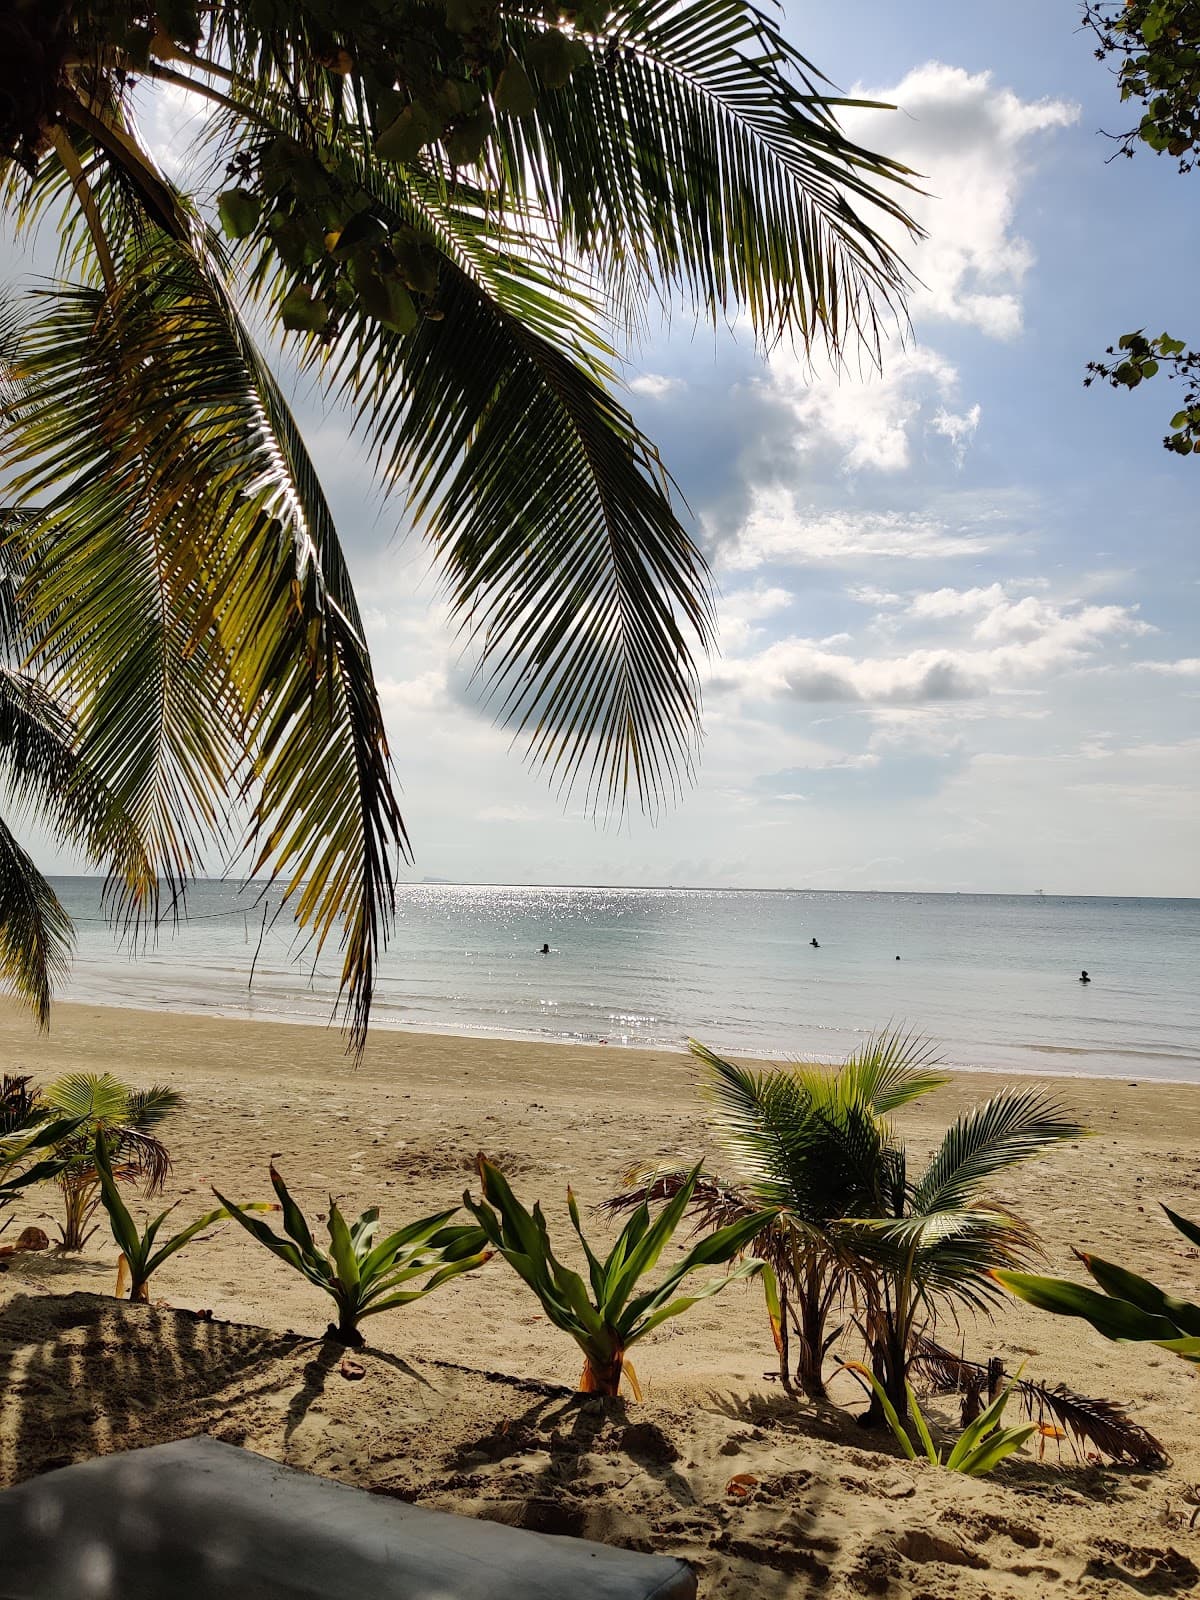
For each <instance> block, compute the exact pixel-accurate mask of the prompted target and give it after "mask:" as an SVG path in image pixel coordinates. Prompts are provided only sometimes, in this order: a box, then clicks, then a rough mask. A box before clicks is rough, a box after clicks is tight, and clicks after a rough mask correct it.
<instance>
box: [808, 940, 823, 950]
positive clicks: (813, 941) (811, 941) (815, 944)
mask: <svg viewBox="0 0 1200 1600" xmlns="http://www.w3.org/2000/svg"><path fill="white" fill-rule="evenodd" d="M808 942H809V944H811V945H812V947H813V949H814V950H819V949H820V948H821V946H820V945H819V944H818V943H817V941H816V940H815V939H810V940H809V941H808Z"/></svg>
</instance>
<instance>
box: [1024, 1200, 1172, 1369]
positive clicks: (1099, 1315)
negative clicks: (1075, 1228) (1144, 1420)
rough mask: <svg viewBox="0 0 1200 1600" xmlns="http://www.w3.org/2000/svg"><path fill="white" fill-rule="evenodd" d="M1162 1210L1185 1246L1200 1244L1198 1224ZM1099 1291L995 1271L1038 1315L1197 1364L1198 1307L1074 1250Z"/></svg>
mask: <svg viewBox="0 0 1200 1600" xmlns="http://www.w3.org/2000/svg"><path fill="white" fill-rule="evenodd" d="M1163 1210H1164V1211H1165V1212H1166V1214H1167V1216H1168V1217H1169V1218H1170V1221H1171V1223H1172V1225H1173V1226H1174V1227H1175V1228H1177V1229H1178V1231H1179V1232H1180V1233H1181V1234H1182V1235H1183V1237H1184V1238H1185V1239H1186V1240H1187V1241H1188V1242H1189V1244H1193V1245H1200V1225H1198V1224H1196V1223H1194V1222H1189V1221H1188V1220H1187V1218H1186V1217H1181V1216H1178V1215H1177V1214H1176V1213H1175V1212H1174V1211H1172V1210H1171V1209H1170V1208H1169V1207H1168V1206H1164V1207H1163ZM1075 1253H1076V1255H1078V1257H1079V1259H1080V1261H1082V1262H1083V1264H1084V1266H1085V1267H1086V1268H1087V1270H1088V1272H1089V1273H1090V1274H1091V1275H1092V1277H1093V1278H1094V1279H1095V1281H1096V1282H1097V1283H1098V1284H1099V1286H1100V1289H1101V1291H1102V1292H1101V1293H1099V1294H1098V1293H1097V1292H1096V1291H1095V1290H1094V1289H1089V1288H1087V1287H1086V1286H1084V1285H1083V1284H1078V1283H1072V1282H1071V1281H1070V1279H1068V1278H1049V1277H1040V1276H1037V1275H1035V1274H1032V1273H1026V1272H997V1273H996V1278H997V1281H998V1282H1000V1283H1001V1284H1003V1285H1004V1287H1005V1288H1006V1289H1010V1290H1011V1291H1012V1293H1013V1294H1015V1295H1016V1296H1017V1297H1018V1298H1019V1299H1021V1300H1026V1301H1028V1303H1029V1304H1030V1305H1032V1306H1037V1307H1038V1308H1039V1309H1040V1310H1042V1311H1053V1312H1055V1313H1057V1315H1059V1316H1063V1317H1080V1318H1082V1319H1083V1321H1085V1322H1089V1323H1091V1325H1092V1327H1093V1328H1095V1329H1096V1331H1097V1333H1102V1334H1103V1335H1104V1337H1105V1338H1106V1339H1113V1340H1116V1341H1119V1342H1123V1343H1124V1342H1129V1343H1135V1344H1144V1343H1150V1344H1156V1345H1158V1346H1159V1347H1160V1348H1161V1349H1163V1350H1169V1351H1170V1352H1171V1354H1172V1355H1176V1356H1180V1357H1181V1358H1182V1359H1183V1360H1184V1361H1191V1362H1193V1363H1197V1364H1200V1305H1195V1304H1193V1303H1192V1302H1191V1301H1190V1300H1181V1299H1179V1298H1178V1297H1177V1296H1175V1295H1171V1294H1167V1293H1166V1292H1165V1291H1164V1290H1162V1289H1160V1288H1159V1287H1158V1285H1157V1284H1154V1283H1151V1281H1150V1280H1149V1279H1148V1278H1143V1277H1140V1276H1139V1275H1138V1274H1137V1273H1136V1272H1130V1271H1128V1270H1127V1269H1126V1268H1125V1267H1118V1266H1115V1265H1114V1264H1113V1262H1111V1261H1105V1260H1104V1259H1103V1257H1101V1256H1095V1255H1090V1254H1086V1253H1085V1252H1083V1251H1076V1252H1075Z"/></svg>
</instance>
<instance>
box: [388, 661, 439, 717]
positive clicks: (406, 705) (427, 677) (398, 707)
mask: <svg viewBox="0 0 1200 1600" xmlns="http://www.w3.org/2000/svg"><path fill="white" fill-rule="evenodd" d="M448 700H449V695H448V684H447V678H446V672H445V669H444V668H440V667H434V668H431V669H430V670H429V671H428V672H420V673H418V674H417V675H416V676H415V677H412V678H400V679H396V678H381V679H380V680H379V701H380V704H381V705H382V707H383V713H384V716H385V718H386V717H389V716H390V715H392V714H400V715H403V714H404V713H407V712H414V711H438V710H442V709H444V708H445V706H446V705H447V704H448Z"/></svg>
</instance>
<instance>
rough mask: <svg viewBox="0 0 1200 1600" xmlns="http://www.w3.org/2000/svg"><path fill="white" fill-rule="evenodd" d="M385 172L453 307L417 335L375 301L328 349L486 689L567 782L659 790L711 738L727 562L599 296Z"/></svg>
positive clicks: (388, 214) (390, 216) (391, 204)
mask: <svg viewBox="0 0 1200 1600" xmlns="http://www.w3.org/2000/svg"><path fill="white" fill-rule="evenodd" d="M363 176H364V182H365V183H371V184H373V185H374V190H373V192H374V193H375V195H376V199H377V208H378V209H380V210H381V211H382V214H383V216H384V218H385V220H394V221H395V222H408V221H410V220H415V221H417V222H419V223H420V224H421V225H422V227H423V231H424V236H425V238H426V240H427V242H428V245H429V248H430V250H431V251H432V252H433V253H434V255H435V256H437V257H438V259H439V265H438V290H437V297H436V311H437V315H436V317H428V316H427V317H423V318H421V319H420V320H419V321H418V322H417V324H416V326H415V327H414V328H413V329H412V331H411V332H409V333H406V334H401V333H397V332H394V331H390V330H388V329H387V328H385V327H383V326H382V325H381V324H380V323H378V322H377V321H375V320H374V319H373V318H372V317H370V316H368V315H367V314H366V313H364V312H361V311H360V312H359V313H358V314H357V315H356V316H354V317H352V318H351V319H350V320H348V322H347V323H346V325H345V326H344V328H343V330H342V331H341V333H340V335H339V336H338V337H337V338H336V339H334V341H333V342H332V343H331V344H330V345H329V347H328V350H327V352H326V353H325V356H324V358H325V359H326V360H328V361H329V362H330V363H332V366H333V370H334V372H335V373H336V381H337V383H338V384H339V386H340V389H341V392H342V393H343V394H344V396H345V398H346V399H347V400H348V401H349V402H351V403H352V404H353V405H354V406H355V409H356V411H357V413H358V414H359V417H360V421H361V424H362V425H363V426H364V427H365V428H366V429H367V430H368V431H369V432H370V434H371V436H372V438H373V439H374V440H375V442H376V446H377V449H378V451H379V453H380V458H381V461H382V464H383V466H384V470H385V472H386V474H387V476H388V479H389V481H391V482H393V483H395V484H397V485H398V486H401V487H402V488H403V489H404V491H405V493H406V495H407V497H408V503H409V510H410V514H411V515H412V517H413V519H414V521H415V522H416V524H417V525H418V526H420V527H421V529H422V531H423V532H424V533H425V535H426V536H427V537H428V538H429V539H430V541H431V542H432V544H433V545H434V548H435V550H436V553H437V558H438V563H439V566H440V568H441V571H442V573H443V575H444V578H445V582H446V590H447V594H448V597H449V600H450V603H451V605H452V607H453V610H454V613H455V615H456V616H457V617H458V618H459V619H460V622H461V625H462V628H463V632H464V635H465V636H466V637H467V638H469V640H470V641H471V642H472V643H473V645H474V646H475V648H476V649H477V660H476V663H475V668H474V671H475V676H476V680H477V682H478V683H479V686H480V689H481V692H482V695H483V698H484V702H485V704H487V705H488V706H490V707H491V708H493V709H494V711H495V713H496V715H497V717H498V720H500V721H501V722H502V723H504V724H505V725H507V726H510V727H512V728H513V729H514V732H515V734H516V736H517V737H518V738H519V739H521V740H522V741H523V742H524V743H525V744H526V747H527V751H528V759H529V760H530V763H531V765H532V766H533V768H534V770H536V771H542V772H545V773H546V774H547V775H548V776H551V777H552V778H554V779H556V780H557V781H558V783H559V784H560V786H561V787H562V789H563V790H564V791H565V790H568V789H570V788H571V787H572V786H576V785H577V786H579V787H580V788H581V789H582V791H583V793H584V795H585V798H586V801H587V803H588V804H589V805H590V806H592V807H595V808H597V809H600V810H612V809H614V808H618V807H620V806H621V805H623V804H624V802H625V800H626V798H627V797H628V798H631V799H632V800H634V801H635V802H637V803H640V804H641V805H643V806H644V807H647V808H649V809H653V808H654V807H655V806H656V805H657V804H659V803H660V802H661V801H662V800H663V799H664V797H666V796H667V795H669V794H670V793H672V792H673V790H674V788H675V786H676V783H677V781H678V779H679V777H680V775H684V776H686V774H687V773H688V772H689V771H690V769H691V765H692V762H693V760H694V757H695V753H696V749H697V743H698V736H699V735H698V728H699V714H700V686H699V679H698V675H697V672H696V668H695V665H694V661H693V656H694V655H695V654H697V653H703V652H704V651H706V650H707V649H708V648H709V646H710V644H711V641H712V638H713V610H712V602H711V597H710V590H709V576H708V570H707V566H706V563H705V560H704V557H703V555H702V554H701V552H700V550H699V549H698V547H697V546H696V545H695V544H694V542H693V541H692V539H691V537H690V535H689V534H688V532H687V531H686V529H685V528H684V526H683V524H682V523H681V521H680V519H679V516H678V515H677V513H676V510H675V508H674V507H673V505H672V501H671V497H670V494H669V492H668V485H667V480H666V477H665V474H664V472H663V469H662V467H661V463H660V462H659V459H658V456H657V453H656V451H655V450H654V448H653V446H652V445H651V444H650V443H649V441H648V440H647V439H646V438H645V437H644V435H643V434H642V433H641V432H640V431H639V429H638V428H637V426H636V425H635V423H634V421H633V419H632V417H631V416H630V414H629V412H628V411H627V410H626V409H625V408H624V407H623V406H622V405H621V404H620V403H619V402H618V401H617V400H615V399H614V398H613V396H612V395H611V394H610V393H609V392H608V390H607V389H606V388H605V387H604V379H605V377H606V375H607V374H606V368H605V365H604V360H603V354H602V350H603V347H602V345H598V344H597V342H596V340H595V338H594V336H593V337H589V336H588V324H589V321H590V312H589V310H588V307H587V302H586V298H585V297H584V295H583V293H582V291H579V290H578V289H577V288H576V287H575V286H573V285H571V284H570V283H569V282H564V279H563V276H562V275H561V274H559V275H558V276H557V277H554V276H551V275H549V274H548V273H547V271H546V269H545V267H544V266H542V265H540V264H539V263H538V261H537V260H536V259H535V258H534V257H533V256H532V255H531V253H530V251H529V250H528V249H527V248H523V247H521V244H520V240H519V238H518V236H517V235H516V234H515V233H514V232H513V231H512V230H510V231H509V232H508V233H501V235H500V237H499V239H494V240H493V243H492V246H491V254H492V258H493V259H492V261H491V264H490V267H489V269H488V270H486V271H485V270H482V269H481V267H480V264H479V255H480V252H479V250H478V249H477V248H469V247H468V246H469V241H468V242H467V243H464V241H466V240H467V236H468V233H469V228H468V225H467V222H466V221H465V220H464V218H463V209H464V208H462V207H459V208H457V210H456V211H455V212H454V214H453V216H452V217H451V219H450V223H449V225H448V226H443V227H442V228H441V229H440V230H439V229H438V228H437V227H436V221H437V220H438V219H439V218H440V217H441V216H443V215H444V208H443V210H442V211H441V212H439V213H437V214H436V216H435V217H433V219H432V220H431V213H430V212H429V211H428V210H426V209H425V208H424V205H423V202H422V196H421V193H420V192H419V190H418V189H417V188H416V186H414V185H410V186H409V189H408V190H407V191H401V190H398V189H395V188H392V189H389V188H388V187H387V186H386V183H385V180H384V179H383V178H382V177H381V176H380V175H378V174H373V173H368V172H364V174H363ZM385 207H386V209H384V208H385ZM475 226H476V231H477V232H478V230H479V228H480V226H481V224H480V223H479V222H476V224H475ZM488 231H490V232H492V233H493V234H494V233H495V226H494V224H489V229H488ZM322 348H323V347H322Z"/></svg>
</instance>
